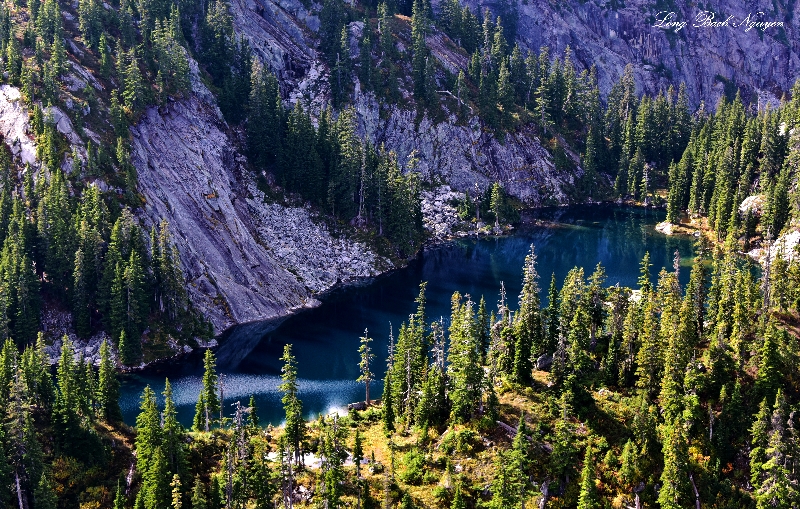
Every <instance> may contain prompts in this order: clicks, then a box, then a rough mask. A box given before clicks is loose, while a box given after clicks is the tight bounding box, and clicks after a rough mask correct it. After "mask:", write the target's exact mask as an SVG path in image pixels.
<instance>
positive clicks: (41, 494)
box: [33, 474, 58, 509]
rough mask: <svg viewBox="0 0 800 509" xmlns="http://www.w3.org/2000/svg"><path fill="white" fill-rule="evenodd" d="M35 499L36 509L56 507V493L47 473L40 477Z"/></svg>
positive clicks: (54, 508) (52, 508)
mask: <svg viewBox="0 0 800 509" xmlns="http://www.w3.org/2000/svg"><path fill="white" fill-rule="evenodd" d="M33 499H34V500H35V501H36V509H56V507H57V505H56V503H57V501H58V499H57V498H56V494H55V492H54V491H53V487H52V485H51V484H50V480H49V479H47V476H46V475H45V474H42V477H41V478H40V479H39V483H38V484H37V485H36V489H35V490H34V491H33Z"/></svg>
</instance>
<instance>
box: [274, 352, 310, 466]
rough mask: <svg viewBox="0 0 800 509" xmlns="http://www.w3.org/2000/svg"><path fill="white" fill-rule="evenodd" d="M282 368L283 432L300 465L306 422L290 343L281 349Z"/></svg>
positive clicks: (280, 387) (279, 387)
mask: <svg viewBox="0 0 800 509" xmlns="http://www.w3.org/2000/svg"><path fill="white" fill-rule="evenodd" d="M281 361H283V368H281V384H280V386H278V390H279V391H280V392H281V394H283V397H282V398H281V402H282V403H283V411H284V414H285V416H286V424H285V427H284V429H285V433H286V438H287V440H288V444H289V446H290V448H291V450H292V452H293V454H294V461H295V464H296V465H300V461H301V459H302V457H303V452H302V449H301V444H302V441H303V438H304V437H305V435H306V423H305V420H304V419H303V403H302V401H300V398H299V396H298V390H299V387H298V385H297V361H296V360H295V357H294V355H293V354H292V345H289V344H287V345H286V346H285V347H284V349H283V356H282V357H281Z"/></svg>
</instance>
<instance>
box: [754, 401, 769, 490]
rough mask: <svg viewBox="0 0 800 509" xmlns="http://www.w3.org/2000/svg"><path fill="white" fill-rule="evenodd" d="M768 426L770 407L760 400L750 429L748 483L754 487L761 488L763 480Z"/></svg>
mask: <svg viewBox="0 0 800 509" xmlns="http://www.w3.org/2000/svg"><path fill="white" fill-rule="evenodd" d="M769 425H770V406H769V403H767V399H766V398H764V399H762V400H761V403H760V404H759V407H758V413H757V414H756V415H755V419H754V420H753V426H752V427H751V428H750V437H751V439H750V445H751V448H750V483H751V484H752V485H753V486H755V487H756V489H758V488H760V487H761V482H762V480H763V472H762V469H763V466H764V464H765V463H766V462H767V452H766V451H767V447H768V440H769Z"/></svg>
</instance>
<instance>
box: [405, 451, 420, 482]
mask: <svg viewBox="0 0 800 509" xmlns="http://www.w3.org/2000/svg"><path fill="white" fill-rule="evenodd" d="M403 467H404V468H403V471H402V472H400V480H401V481H403V482H404V483H406V484H414V485H418V484H420V483H421V482H422V476H423V474H424V473H425V456H423V455H422V453H420V452H419V451H417V450H411V451H408V452H407V453H406V454H405V456H403Z"/></svg>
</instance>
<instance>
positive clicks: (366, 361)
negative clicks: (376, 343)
mask: <svg viewBox="0 0 800 509" xmlns="http://www.w3.org/2000/svg"><path fill="white" fill-rule="evenodd" d="M371 342H372V338H371V337H369V331H368V330H367V329H364V335H363V336H362V337H361V346H359V348H358V353H359V355H360V356H361V361H360V362H359V363H358V369H359V370H360V371H361V376H359V377H358V380H357V381H358V382H363V383H364V385H365V387H366V399H365V400H364V401H365V402H366V404H367V406H369V386H370V384H371V383H372V377H373V373H372V371H371V370H370V367H369V366H370V362H372V360H373V359H374V358H375V355H373V354H372V349H371V348H370V346H369V344H370V343H371Z"/></svg>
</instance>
